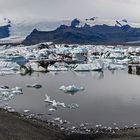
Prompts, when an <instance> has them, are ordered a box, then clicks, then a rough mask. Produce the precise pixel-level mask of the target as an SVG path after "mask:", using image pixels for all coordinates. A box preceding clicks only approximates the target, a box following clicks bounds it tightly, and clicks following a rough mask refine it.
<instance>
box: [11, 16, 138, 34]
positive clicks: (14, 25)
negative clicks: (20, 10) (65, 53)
mask: <svg viewBox="0 0 140 140" xmlns="http://www.w3.org/2000/svg"><path fill="white" fill-rule="evenodd" d="M75 20H77V21H78V22H79V24H77V25H76V27H79V28H80V27H84V26H85V25H89V26H90V27H92V26H95V25H108V26H119V27H121V26H124V25H129V26H131V27H134V28H140V23H132V22H128V21H127V20H111V19H102V18H98V17H93V18H89V19H75ZM75 20H57V21H49V20H44V19H43V20H38V19H22V20H11V28H10V36H16V37H17V36H19V37H26V36H27V35H29V34H30V33H31V32H32V31H33V29H37V30H39V31H52V30H55V29H56V28H58V27H59V26H61V25H67V26H70V25H71V22H72V21H75Z"/></svg>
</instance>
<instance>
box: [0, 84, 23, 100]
mask: <svg viewBox="0 0 140 140" xmlns="http://www.w3.org/2000/svg"><path fill="white" fill-rule="evenodd" d="M20 94H23V92H22V88H20V87H15V88H11V89H10V88H3V86H2V87H0V100H1V101H7V100H10V99H12V98H14V97H15V96H16V95H20Z"/></svg>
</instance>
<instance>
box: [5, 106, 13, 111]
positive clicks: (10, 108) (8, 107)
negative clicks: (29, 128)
mask: <svg viewBox="0 0 140 140" xmlns="http://www.w3.org/2000/svg"><path fill="white" fill-rule="evenodd" d="M4 109H6V110H7V111H9V112H15V109H13V108H12V107H11V106H5V107H4Z"/></svg>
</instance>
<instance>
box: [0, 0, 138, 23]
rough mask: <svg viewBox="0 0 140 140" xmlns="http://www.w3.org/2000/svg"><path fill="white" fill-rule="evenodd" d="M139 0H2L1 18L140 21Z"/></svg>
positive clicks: (0, 1)
mask: <svg viewBox="0 0 140 140" xmlns="http://www.w3.org/2000/svg"><path fill="white" fill-rule="evenodd" d="M139 7H140V1H139V0H0V15H3V16H6V17H12V18H14V17H20V18H22V17H33V18H46V19H57V20H58V19H70V18H74V17H79V18H87V17H93V16H99V17H103V18H113V19H116V18H117V19H121V18H127V19H128V20H134V21H140V15H139V12H140V10H139V9H140V8H139Z"/></svg>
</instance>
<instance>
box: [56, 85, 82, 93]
mask: <svg viewBox="0 0 140 140" xmlns="http://www.w3.org/2000/svg"><path fill="white" fill-rule="evenodd" d="M59 89H60V90H62V91H64V92H78V91H83V90H84V88H83V87H77V86H75V85H69V86H64V85H63V86H61V87H60V88H59Z"/></svg>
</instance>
